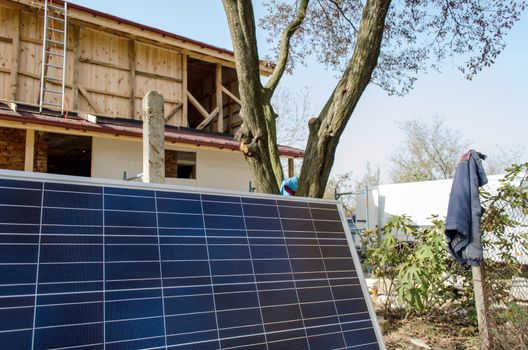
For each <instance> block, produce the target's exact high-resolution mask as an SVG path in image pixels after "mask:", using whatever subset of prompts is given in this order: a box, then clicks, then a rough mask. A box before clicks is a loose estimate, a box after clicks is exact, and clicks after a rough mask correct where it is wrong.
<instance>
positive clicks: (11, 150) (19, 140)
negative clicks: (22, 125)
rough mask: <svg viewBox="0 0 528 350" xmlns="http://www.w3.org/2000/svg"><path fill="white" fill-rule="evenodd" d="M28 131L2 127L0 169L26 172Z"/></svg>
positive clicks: (0, 135) (0, 128)
mask: <svg viewBox="0 0 528 350" xmlns="http://www.w3.org/2000/svg"><path fill="white" fill-rule="evenodd" d="M25 152H26V130H24V129H14V128H3V127H0V168H1V169H9V170H24V158H25Z"/></svg>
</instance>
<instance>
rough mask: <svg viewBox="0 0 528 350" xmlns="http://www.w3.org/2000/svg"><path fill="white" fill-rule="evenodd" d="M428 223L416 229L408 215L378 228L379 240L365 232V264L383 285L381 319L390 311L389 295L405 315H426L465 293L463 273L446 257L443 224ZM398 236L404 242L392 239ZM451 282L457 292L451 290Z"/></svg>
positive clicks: (440, 222)
mask: <svg viewBox="0 0 528 350" xmlns="http://www.w3.org/2000/svg"><path fill="white" fill-rule="evenodd" d="M432 223H433V225H432V226H431V227H426V228H422V229H417V228H416V227H415V226H413V225H412V222H411V220H410V217H409V216H407V215H401V216H392V217H391V218H390V219H389V220H388V221H387V224H386V225H385V226H383V227H382V229H381V234H382V237H381V238H380V239H377V240H375V241H373V240H372V236H374V233H373V232H369V233H368V235H369V236H370V237H369V239H368V240H366V241H367V242H368V243H367V244H366V247H365V251H366V253H365V256H366V263H367V264H368V265H369V266H370V267H371V269H372V274H373V275H374V276H375V277H378V278H381V279H382V281H383V283H384V290H385V292H386V295H387V297H386V298H385V300H384V303H383V304H384V305H383V309H384V315H385V316H387V315H388V313H390V312H391V311H394V306H395V305H394V303H393V302H392V298H391V297H392V295H393V294H396V296H397V299H396V301H397V304H398V306H399V307H400V308H402V309H403V310H404V311H405V312H406V313H407V314H408V313H411V312H414V313H417V314H424V313H430V312H432V311H433V310H437V309H438V308H440V307H441V306H442V305H443V304H444V303H445V302H447V301H449V300H454V299H457V298H458V299H463V298H462V297H465V296H466V295H467V294H468V293H467V292H466V289H467V288H469V283H468V278H467V274H466V273H465V272H464V271H463V269H461V268H459V267H458V266H457V265H456V263H455V262H454V261H453V260H452V259H451V258H450V257H449V254H448V251H447V243H446V240H445V237H444V222H443V221H442V220H440V219H438V218H437V217H433V218H432ZM402 235H404V236H405V237H407V240H406V241H402V240H399V239H398V238H396V237H401V236H402ZM453 271H455V272H456V274H455V275H454V274H453ZM455 282H458V285H459V288H460V289H461V290H462V291H461V292H460V291H458V290H456V289H455V288H454V287H453V284H455ZM466 300H467V299H466Z"/></svg>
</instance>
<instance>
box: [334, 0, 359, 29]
mask: <svg viewBox="0 0 528 350" xmlns="http://www.w3.org/2000/svg"><path fill="white" fill-rule="evenodd" d="M328 1H330V2H331V3H332V4H334V6H335V7H336V8H337V10H338V11H339V12H340V13H341V15H342V16H343V18H344V19H345V21H347V22H348V24H350V26H351V27H352V29H354V32H356V34H357V33H358V30H357V28H356V26H355V25H354V23H352V21H351V20H350V18H348V17H347V16H346V13H345V11H343V9H342V8H341V5H339V3H338V2H337V1H335V0H328Z"/></svg>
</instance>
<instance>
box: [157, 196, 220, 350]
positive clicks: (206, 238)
mask: <svg viewBox="0 0 528 350" xmlns="http://www.w3.org/2000/svg"><path fill="white" fill-rule="evenodd" d="M200 210H201V212H202V214H203V212H204V210H203V196H202V194H200ZM202 223H203V225H204V227H205V218H204V216H203V215H202ZM158 232H159V231H158ZM208 243H209V242H208V237H207V235H206V237H205V244H206V246H207V248H206V252H207V260H208V267H209V280H210V281H211V284H213V274H212V269H211V260H210V259H211V258H210V255H209V244H208ZM160 260H161V256H160ZM213 308H214V311H215V324H216V335H217V337H218V347H220V348H221V347H222V345H221V343H220V330H219V329H218V326H219V324H218V314H217V310H216V300H215V298H213ZM166 338H167V333H166V332H165V339H166Z"/></svg>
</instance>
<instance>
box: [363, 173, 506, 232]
mask: <svg viewBox="0 0 528 350" xmlns="http://www.w3.org/2000/svg"><path fill="white" fill-rule="evenodd" d="M501 178H502V175H491V176H488V184H487V185H486V186H485V188H486V189H487V190H488V191H493V190H494V189H496V188H497V187H498V185H499V179H501ZM452 183H453V179H447V180H435V181H420V182H406V183H397V184H388V185H379V186H375V187H371V188H369V189H368V197H366V196H365V194H361V195H359V196H358V199H357V212H356V215H357V219H358V221H359V222H362V221H361V220H364V221H365V222H366V227H367V228H369V229H371V228H375V227H376V226H378V227H382V226H383V225H385V223H386V222H387V220H388V219H389V218H390V217H391V216H393V215H403V214H406V215H409V216H410V217H411V220H412V222H413V223H414V224H415V225H416V226H430V225H431V220H430V218H431V215H433V214H435V215H438V216H439V217H440V218H442V219H443V218H445V217H446V216H447V205H448V203H449V194H450V192H451V185H452Z"/></svg>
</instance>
